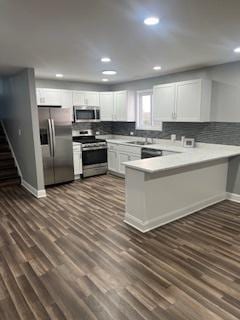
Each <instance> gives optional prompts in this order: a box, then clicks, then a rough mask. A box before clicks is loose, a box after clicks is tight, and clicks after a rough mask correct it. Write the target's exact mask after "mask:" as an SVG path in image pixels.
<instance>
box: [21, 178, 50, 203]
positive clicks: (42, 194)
mask: <svg viewBox="0 0 240 320" xmlns="http://www.w3.org/2000/svg"><path fill="white" fill-rule="evenodd" d="M21 185H22V186H23V188H25V189H26V190H27V191H28V192H30V193H31V194H32V195H33V196H34V197H36V198H38V199H40V198H44V197H46V196H47V194H46V190H45V189H43V190H37V189H35V188H34V187H33V186H31V185H30V184H29V183H28V182H26V181H25V180H23V179H22V182H21Z"/></svg>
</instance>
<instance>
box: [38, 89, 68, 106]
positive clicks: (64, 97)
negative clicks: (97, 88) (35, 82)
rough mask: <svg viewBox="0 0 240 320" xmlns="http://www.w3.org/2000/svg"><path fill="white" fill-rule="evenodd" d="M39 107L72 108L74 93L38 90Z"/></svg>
mask: <svg viewBox="0 0 240 320" xmlns="http://www.w3.org/2000/svg"><path fill="white" fill-rule="evenodd" d="M37 105H39V106H62V107H63V108H72V106H73V101H72V91H69V90H58V89H44V88H42V89H40V88H38V89H37Z"/></svg>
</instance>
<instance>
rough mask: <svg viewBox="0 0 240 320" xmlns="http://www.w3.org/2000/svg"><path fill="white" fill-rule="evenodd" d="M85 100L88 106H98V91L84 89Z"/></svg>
mask: <svg viewBox="0 0 240 320" xmlns="http://www.w3.org/2000/svg"><path fill="white" fill-rule="evenodd" d="M85 101H86V104H87V105H88V106H94V107H96V106H97V107H99V105H100V104H99V92H95V91H86V92H85Z"/></svg>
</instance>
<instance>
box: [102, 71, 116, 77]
mask: <svg viewBox="0 0 240 320" xmlns="http://www.w3.org/2000/svg"><path fill="white" fill-rule="evenodd" d="M102 74H106V75H108V76H113V75H115V74H117V72H116V71H114V70H105V71H103V72H102Z"/></svg>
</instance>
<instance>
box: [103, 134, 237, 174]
mask: <svg viewBox="0 0 240 320" xmlns="http://www.w3.org/2000/svg"><path fill="white" fill-rule="evenodd" d="M134 140H135V141H136V140H144V139H141V138H138V137H116V138H113V139H112V138H107V142H108V143H116V144H124V145H125V144H126V145H128V146H135V147H138V148H142V147H144V148H151V149H156V150H167V151H173V152H176V153H174V154H171V155H167V156H162V157H155V158H149V159H142V160H136V161H130V162H125V163H124V164H125V166H126V167H129V168H133V169H136V170H139V171H144V172H147V173H155V172H159V171H165V170H170V169H175V168H180V167H186V166H190V165H194V164H199V163H204V162H209V161H214V160H218V159H224V158H230V157H234V156H238V155H240V147H238V146H229V145H217V144H206V143H197V146H196V147H195V148H183V147H182V146H181V143H180V142H179V141H176V142H171V141H170V140H155V141H156V143H155V142H154V144H152V145H144V146H139V145H137V146H136V145H132V144H128V143H127V142H129V141H134Z"/></svg>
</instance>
